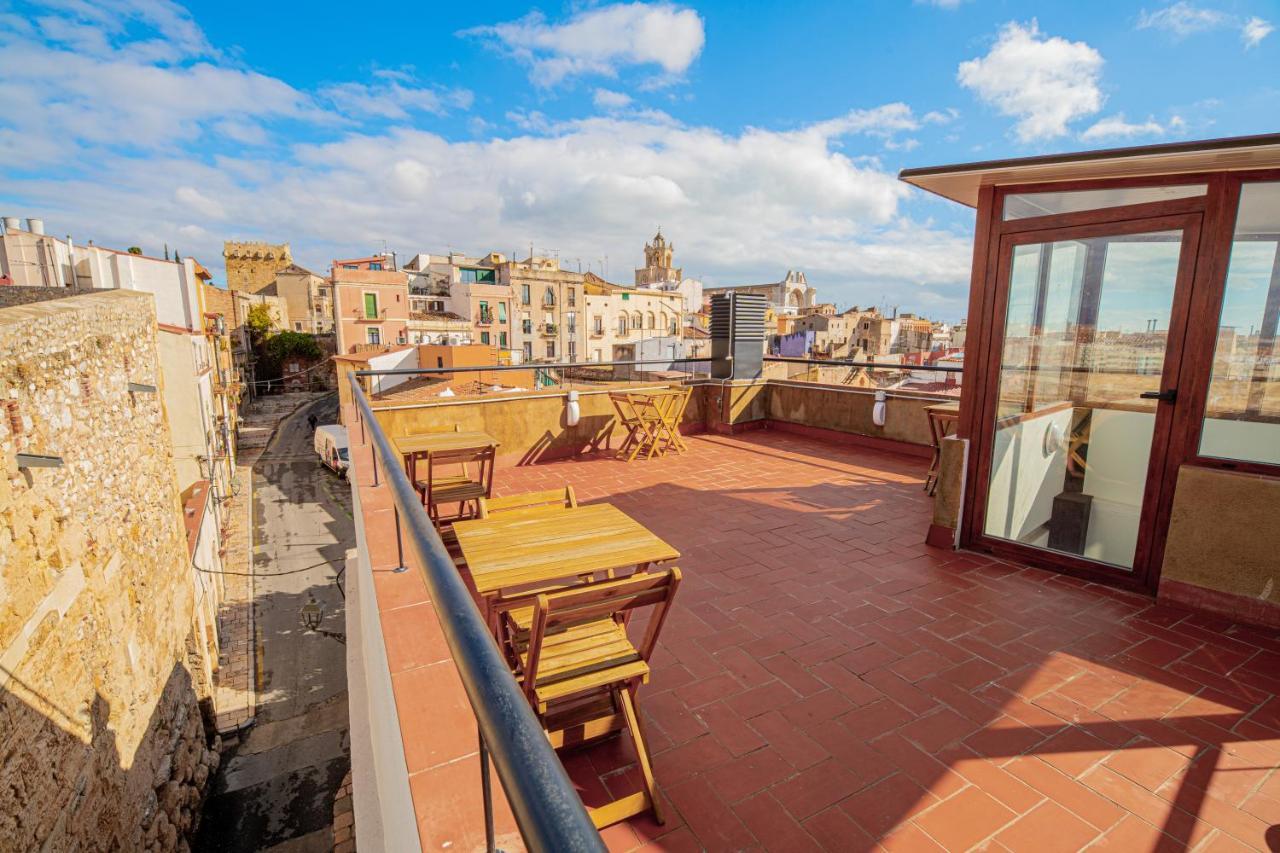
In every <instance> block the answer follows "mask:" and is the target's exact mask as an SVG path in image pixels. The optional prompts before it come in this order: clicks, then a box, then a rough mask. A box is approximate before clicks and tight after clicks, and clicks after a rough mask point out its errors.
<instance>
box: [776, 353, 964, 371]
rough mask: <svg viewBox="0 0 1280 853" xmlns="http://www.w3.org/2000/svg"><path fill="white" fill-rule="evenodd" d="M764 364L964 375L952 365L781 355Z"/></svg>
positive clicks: (959, 368)
mask: <svg viewBox="0 0 1280 853" xmlns="http://www.w3.org/2000/svg"><path fill="white" fill-rule="evenodd" d="M764 360H765V361H766V362H770V361H772V362H780V363H784V364H807V365H814V366H817V367H865V368H868V369H870V370H897V371H904V370H916V371H921V372H924V371H930V372H933V373H964V368H963V367H959V366H957V365H953V364H902V363H899V362H891V361H847V360H844V359H839V358H793V357H790V356H782V355H766V356H765V357H764Z"/></svg>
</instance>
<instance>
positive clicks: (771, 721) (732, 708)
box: [496, 432, 1280, 853]
mask: <svg viewBox="0 0 1280 853" xmlns="http://www.w3.org/2000/svg"><path fill="white" fill-rule="evenodd" d="M689 444H690V447H691V451H690V452H689V453H688V454H685V455H683V456H674V457H668V458H665V459H657V460H651V461H638V462H634V463H631V464H624V463H621V462H617V461H614V460H612V459H605V458H594V459H590V460H582V459H575V460H568V461H561V462H555V463H550V464H542V465H537V466H533V467H525V468H509V469H508V468H504V469H500V470H499V471H498V476H497V481H496V482H497V490H498V492H500V493H510V492H518V491H527V490H532V489H538V488H548V487H552V486H556V485H560V484H562V483H571V484H572V485H573V486H574V488H575V490H576V491H577V494H578V496H579V498H580V499H581V500H583V501H597V500H606V501H609V502H612V503H614V504H615V505H617V506H618V507H620V508H621V509H623V510H624V511H625V512H627V513H629V514H631V515H632V516H634V517H635V518H636V519H638V520H639V521H641V522H642V523H644V524H645V525H647V526H649V527H650V528H651V529H652V530H654V531H655V532H657V533H658V534H659V535H661V536H663V537H664V538H666V539H667V540H668V541H669V542H671V543H672V544H673V545H675V546H676V547H677V548H678V549H679V550H680V551H681V552H682V553H683V556H682V557H681V559H680V560H679V562H678V564H679V565H680V567H681V568H682V569H683V570H684V577H685V582H684V585H683V586H682V587H681V590H680V593H679V595H678V597H677V600H676V605H675V608H674V612H673V614H672V615H671V617H670V619H669V621H668V622H667V626H666V629H665V631H664V634H663V636H662V641H661V645H660V648H659V650H658V652H657V653H656V656H655V659H654V673H653V679H652V683H651V684H649V685H648V686H646V687H645V688H643V689H642V691H641V693H640V708H641V711H642V713H643V716H644V719H645V720H646V722H647V731H648V738H649V741H650V744H651V746H652V750H653V753H654V762H655V766H656V773H657V777H658V781H659V784H660V786H661V787H662V789H663V792H664V799H665V801H666V812H667V822H666V825H665V826H658V825H656V824H654V823H653V822H652V820H649V819H647V818H646V819H641V820H635V821H633V822H631V823H629V824H621V825H618V826H614V827H612V828H610V829H608V830H606V831H605V833H604V835H605V838H606V840H607V841H608V843H609V845H610V847H611V848H613V849H617V850H627V849H633V848H636V847H639V846H643V845H646V844H647V845H651V846H653V847H657V848H660V849H673V850H685V849H688V850H694V849H699V848H702V849H708V850H738V849H769V850H786V851H796V850H811V849H819V848H825V849H838V850H856V849H874V848H876V847H877V845H879V846H882V847H883V848H885V849H904V850H926V849H929V850H932V849H939V848H944V849H949V850H964V849H970V848H973V847H982V846H985V847H988V848H990V849H1001V848H1007V849H1012V850H1028V849H1033V850H1036V851H1037V853H1041V851H1047V850H1059V849H1061V850H1075V849H1080V848H1084V847H1088V846H1091V845H1098V846H1105V847H1107V848H1108V849H1113V850H1121V851H1134V850H1150V849H1169V850H1173V849H1186V848H1193V847H1194V848H1196V849H1210V848H1212V849H1262V850H1265V849H1267V848H1268V843H1270V845H1272V849H1276V845H1280V826H1277V824H1280V771H1277V769H1276V768H1277V766H1278V765H1280V698H1277V694H1280V636H1277V635H1276V634H1275V633H1274V632H1264V631H1258V630H1252V629H1249V628H1245V627H1242V626H1237V625H1233V624H1231V623H1228V622H1225V621H1223V620H1221V619H1217V618H1212V617H1208V616H1202V615H1198V614H1194V613H1189V612H1186V611H1183V610H1178V609H1174V608H1171V607H1166V606H1158V605H1155V604H1154V603H1153V602H1152V601H1151V600H1149V599H1147V598H1143V597H1140V596H1136V595H1131V594H1126V593H1121V592H1118V591H1115V590H1112V589H1109V588H1106V587H1101V586H1096V585H1092V584H1086V583H1084V582H1081V581H1077V580H1073V579H1071V578H1067V577H1064V576H1061V575H1056V574H1052V573H1049V572H1042V571H1038V570H1035V569H1030V568H1026V567H1022V566H1018V565H1014V564H1010V563H1004V562H998V561H994V560H991V559H987V558H985V557H982V556H977V555H971V554H963V553H954V552H949V551H942V550H936V549H932V548H928V547H926V546H925V545H924V544H923V539H924V534H925V530H926V528H927V526H928V523H929V518H930V500H929V499H928V498H927V497H925V496H924V494H923V492H922V491H921V483H922V480H923V476H924V470H925V464H924V462H923V461H921V460H918V459H914V458H911V457H906V456H896V455H892V454H887V453H880V452H875V451H867V450H861V449H852V448H842V447H836V446H832V445H829V444H824V443H819V442H815V441H811V440H807V439H801V438H798V437H795V436H792V435H788V434H783V433H778V432H761V433H750V434H747V435H745V436H741V437H733V438H728V437H718V436H698V437H693V438H691V439H690V440H689ZM632 755H633V754H632V752H631V748H630V744H629V743H628V742H627V741H626V740H621V741H619V740H615V741H612V742H607V743H604V744H600V745H596V746H594V747H588V748H586V749H584V750H580V751H578V752H574V753H567V754H565V756H564V759H565V763H566V766H567V767H568V769H569V771H570V775H571V776H572V778H573V779H574V780H575V782H576V783H577V784H578V785H579V787H580V789H581V792H582V796H583V798H584V800H586V801H587V802H588V803H589V804H595V803H596V802H597V801H599V800H600V798H601V797H603V796H605V795H606V792H612V793H615V794H617V793H626V792H629V791H631V790H635V789H637V775H636V769H635V767H634V765H633V764H632V761H633V758H632Z"/></svg>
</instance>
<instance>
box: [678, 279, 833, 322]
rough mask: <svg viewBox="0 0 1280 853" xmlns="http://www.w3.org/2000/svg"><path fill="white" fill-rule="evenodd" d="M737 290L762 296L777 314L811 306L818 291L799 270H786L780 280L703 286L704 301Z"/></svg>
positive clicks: (794, 311)
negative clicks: (763, 282) (724, 285)
mask: <svg viewBox="0 0 1280 853" xmlns="http://www.w3.org/2000/svg"><path fill="white" fill-rule="evenodd" d="M733 291H737V292H738V293H753V294H757V295H759V296H763V297H764V298H765V299H766V300H767V301H768V303H769V306H770V307H771V308H773V309H774V311H775V312H777V313H779V314H799V313H800V311H801V310H803V309H805V308H809V307H811V306H813V304H814V303H815V302H816V301H817V294H818V291H817V290H816V289H815V288H812V287H810V286H809V281H808V279H806V278H805V275H804V273H803V272H800V271H799V270H787V274H786V276H785V277H784V278H783V279H782V281H776V282H771V283H769V284H739V285H734V286H732V287H704V288H703V289H702V297H703V301H704V302H710V300H711V297H712V296H722V295H724V294H727V293H730V292H733Z"/></svg>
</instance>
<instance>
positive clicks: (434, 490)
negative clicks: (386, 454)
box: [415, 446, 497, 526]
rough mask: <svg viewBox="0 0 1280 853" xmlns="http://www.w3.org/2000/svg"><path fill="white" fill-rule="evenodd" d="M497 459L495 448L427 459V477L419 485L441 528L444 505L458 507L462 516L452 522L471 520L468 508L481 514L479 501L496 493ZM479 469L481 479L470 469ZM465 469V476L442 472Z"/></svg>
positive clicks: (439, 453)
mask: <svg viewBox="0 0 1280 853" xmlns="http://www.w3.org/2000/svg"><path fill="white" fill-rule="evenodd" d="M496 455H497V453H496V450H495V448H493V447H492V446H490V447H468V448H463V449H460V450H447V451H437V452H434V453H432V454H431V455H430V456H428V457H427V476H426V478H425V479H423V480H419V481H418V482H417V483H416V484H415V485H416V486H417V487H418V490H419V493H420V494H421V495H422V504H423V506H425V507H426V509H427V515H429V516H430V517H431V520H432V521H433V522H434V523H435V524H436V525H437V526H438V525H439V524H440V521H441V517H440V504H448V503H457V504H458V515H457V516H456V517H450V519H449V520H455V519H460V518H467V517H468V514H467V505H468V504H472V505H474V506H475V508H476V509H475V512H476V513H477V514H478V513H479V501H480V499H481V498H486V497H488V496H489V493H490V492H492V491H493V466H494V458H495V456H496ZM473 464H474V465H476V466H478V471H477V477H476V478H474V479H473V478H472V477H471V476H470V466H471V465H473ZM450 466H461V467H462V474H461V475H458V474H451V473H445V472H443V471H441V470H440V469H441V468H447V467H450Z"/></svg>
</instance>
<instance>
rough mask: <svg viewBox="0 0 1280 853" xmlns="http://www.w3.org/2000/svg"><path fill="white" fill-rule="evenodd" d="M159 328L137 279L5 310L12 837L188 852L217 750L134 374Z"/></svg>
mask: <svg viewBox="0 0 1280 853" xmlns="http://www.w3.org/2000/svg"><path fill="white" fill-rule="evenodd" d="M4 290H8V288H0V291H4ZM15 290H16V288H15ZM15 301H19V300H7V299H5V298H4V296H3V294H0V305H5V304H10V305H11V304H12V303H13V302H15ZM155 323H156V319H155V308H154V303H153V301H152V297H151V296H150V295H149V294H142V293H136V292H128V291H99V292H92V293H90V294H88V295H78V296H72V297H70V298H61V299H53V300H51V301H43V302H36V303H31V304H26V305H20V306H16V307H0V848H4V849H16V850H35V849H44V850H181V849H185V848H186V837H187V836H188V835H189V833H190V832H191V831H192V830H193V829H194V825H195V823H196V822H197V821H198V820H199V815H200V802H201V798H202V795H203V789H204V786H205V783H206V780H207V779H208V778H209V775H210V772H211V771H212V770H213V769H214V767H215V766H216V764H217V751H216V749H215V748H214V746H215V745H214V744H211V743H210V739H209V736H208V735H207V733H206V725H205V721H204V719H203V714H202V709H201V703H202V702H207V697H208V685H206V684H199V683H197V682H196V681H195V680H194V679H193V675H192V673H193V672H199V671H200V668H199V667H198V666H193V665H192V661H191V659H190V656H191V655H193V654H199V652H198V651H197V650H198V649H199V648H202V646H203V644H200V643H195V642H193V638H192V624H193V606H194V603H193V601H194V599H193V583H192V575H191V572H192V571H193V569H192V566H191V562H190V559H189V557H188V554H187V546H186V539H185V536H184V533H183V527H182V520H181V509H180V505H179V493H178V486H177V480H176V476H175V472H174V466H173V459H172V453H171V450H170V448H169V446H168V442H167V438H168V433H169V430H168V428H167V426H166V424H165V415H164V411H163V408H162V404H161V398H160V395H159V394H157V393H148V392H145V391H141V392H138V391H133V392H131V391H130V390H129V387H128V383H130V382H136V383H141V384H143V385H158V384H159V383H160V375H159V369H158V366H157V363H156V340H155V336H156V332H155ZM18 453H38V454H44V455H52V456H58V457H60V458H61V459H62V467H58V468H38V467H37V468H19V466H18V463H17V458H16V454H18Z"/></svg>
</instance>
